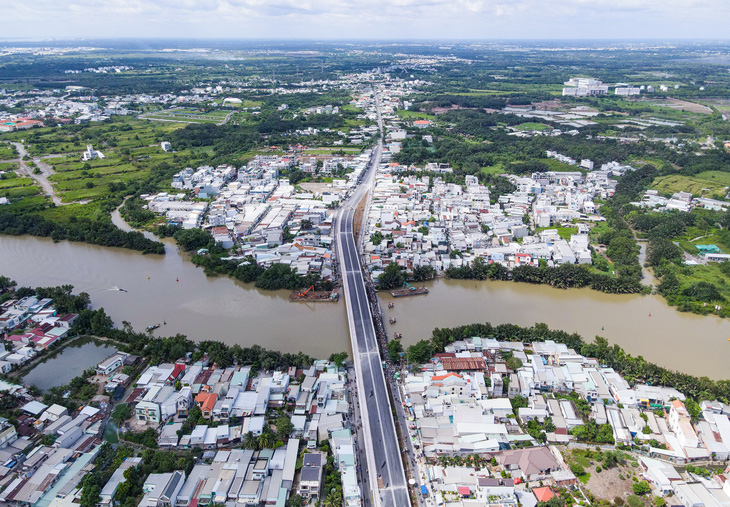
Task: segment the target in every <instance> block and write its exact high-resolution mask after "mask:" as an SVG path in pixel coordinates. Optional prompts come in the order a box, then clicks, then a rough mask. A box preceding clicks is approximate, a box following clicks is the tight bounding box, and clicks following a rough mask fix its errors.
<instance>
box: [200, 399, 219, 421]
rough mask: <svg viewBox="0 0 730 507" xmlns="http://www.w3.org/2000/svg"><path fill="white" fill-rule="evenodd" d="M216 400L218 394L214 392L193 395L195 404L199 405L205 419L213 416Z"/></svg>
mask: <svg viewBox="0 0 730 507" xmlns="http://www.w3.org/2000/svg"><path fill="white" fill-rule="evenodd" d="M216 401H218V395H217V394H216V393H205V392H202V393H200V394H198V395H197V396H196V397H195V404H196V405H197V406H198V407H200V411H201V412H202V413H203V417H205V418H206V419H210V418H211V417H212V416H213V409H214V408H215V402H216Z"/></svg>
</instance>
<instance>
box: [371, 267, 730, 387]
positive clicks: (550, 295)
mask: <svg viewBox="0 0 730 507" xmlns="http://www.w3.org/2000/svg"><path fill="white" fill-rule="evenodd" d="M427 285H428V287H429V288H430V289H431V291H430V293H429V294H428V295H426V296H412V297H401V298H392V297H391V296H390V295H388V294H386V295H383V296H382V297H381V307H382V308H383V312H384V315H385V317H386V320H387V318H388V317H395V318H396V319H397V322H396V324H394V325H388V324H387V322H386V327H387V328H388V329H389V332H390V334H391V335H392V333H393V332H395V331H397V332H399V333H402V335H403V339H402V341H403V345H404V346H405V345H409V344H411V343H414V342H416V341H418V340H420V339H423V338H428V337H430V335H431V332H432V331H433V329H434V328H436V327H454V326H458V325H462V324H470V323H473V322H491V323H492V324H503V323H513V324H519V325H522V326H531V325H533V324H535V323H536V322H544V323H546V324H548V326H550V327H551V328H555V329H563V330H565V331H568V332H578V333H580V334H581V335H582V336H583V337H584V338H585V339H587V340H592V339H593V338H594V337H595V336H596V335H600V336H603V337H605V338H607V339H608V340H609V342H611V343H617V344H619V345H620V346H621V347H623V348H624V350H626V351H627V352H629V353H631V354H632V355H642V356H644V358H646V359H647V360H649V361H651V362H654V363H657V364H660V365H662V366H666V367H669V368H673V369H677V370H681V371H685V372H687V373H691V374H694V375H700V376H701V375H706V376H708V377H710V378H713V379H721V378H722V379H725V378H730V368H729V365H730V342H729V341H728V338H729V337H730V320H721V319H719V318H717V317H714V316H709V317H701V316H699V315H694V314H688V313H679V312H677V311H676V310H675V309H674V308H672V307H669V306H667V305H666V304H665V303H664V301H663V300H662V299H661V298H660V297H659V296H639V295H616V294H604V293H601V292H596V291H593V290H590V289H570V290H560V289H553V288H551V287H548V286H545V285H531V284H526V283H513V282H474V281H465V280H438V281H435V282H430V283H429V284H427ZM390 301H392V302H394V303H395V308H393V309H388V307H387V303H388V302H390Z"/></svg>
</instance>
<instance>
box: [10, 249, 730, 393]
mask: <svg viewBox="0 0 730 507" xmlns="http://www.w3.org/2000/svg"><path fill="white" fill-rule="evenodd" d="M164 242H165V247H166V250H167V254H166V255H164V256H156V255H142V254H140V253H138V252H135V251H131V250H125V249H120V248H108V247H100V246H93V245H87V244H84V243H71V242H68V241H61V242H59V243H53V241H51V240H50V239H46V238H35V237H28V236H26V237H13V236H0V274H2V275H5V276H9V277H11V278H13V279H15V280H17V281H18V282H19V283H20V284H23V285H30V286H34V287H35V286H49V285H61V284H72V285H74V287H75V288H76V290H77V291H86V292H88V293H89V294H90V295H91V299H92V301H93V303H94V305H95V306H96V307H99V306H103V307H104V309H105V310H106V311H107V313H108V314H109V315H110V316H111V317H112V319H113V320H114V322H115V323H116V324H117V325H118V326H121V323H122V321H123V320H127V321H129V322H131V323H132V325H133V326H134V327H135V329H139V330H141V329H144V328H145V327H146V326H149V325H151V324H157V323H162V322H165V321H166V322H167V324H166V325H163V326H161V327H160V328H159V329H158V330H157V331H156V332H155V333H156V334H159V335H172V334H175V333H183V334H186V335H187V336H189V337H190V338H192V339H195V340H203V339H213V340H220V341H223V342H225V343H228V344H234V343H238V344H240V345H242V346H247V345H253V344H260V345H261V346H264V347H267V348H271V349H276V350H281V351H285V352H297V351H299V350H301V351H302V352H305V353H307V354H310V355H312V356H314V357H322V358H326V357H329V355H330V354H331V353H332V352H336V351H342V350H347V351H349V350H350V339H349V331H348V327H347V315H346V311H345V305H344V304H343V303H342V302H340V303H336V304H333V303H290V302H289V300H288V296H289V293H288V292H287V291H275V292H270V291H260V290H258V289H256V288H254V287H253V286H252V285H245V284H242V283H239V282H237V281H234V280H231V279H229V278H226V277H216V278H208V277H206V276H205V274H204V273H203V270H202V269H199V268H196V267H195V266H194V265H193V264H192V263H191V262H190V261H189V259H188V255H187V254H184V253H181V252H178V250H177V248H176V246H175V245H174V242H173V241H172V240H165V241H164ZM148 277H149V279H148ZM178 280H179V281H178ZM427 285H428V286H429V288H430V289H431V292H430V294H428V295H427V296H414V297H407V298H397V299H393V298H392V297H391V296H390V295H388V294H382V295H381V298H382V307H383V309H384V313H385V316H386V318H387V317H388V316H393V317H396V318H397V323H396V324H395V325H394V326H389V325H388V324H387V323H386V327H389V328H390V333H393V332H394V331H398V332H400V333H402V334H403V342H404V345H409V344H411V343H414V342H416V341H418V340H420V339H424V338H429V337H430V335H431V331H432V330H433V329H434V328H435V327H453V326H458V325H462V324H469V323H472V322H492V323H494V324H501V323H514V324H519V325H523V326H530V325H533V324H534V323H536V322H545V323H546V324H548V325H549V326H550V327H551V328H557V329H563V330H565V331H569V332H574V331H576V332H578V333H580V334H581V335H583V337H584V338H586V339H588V340H590V339H592V338H593V337H594V336H596V335H601V336H604V337H606V338H607V339H608V340H609V341H610V342H611V343H617V344H619V345H620V346H621V347H623V348H624V349H625V350H626V351H628V352H630V353H631V354H634V355H643V356H644V357H645V358H646V359H647V360H649V361H652V362H654V363H657V364H660V365H662V366H667V367H669V368H673V369H678V370H681V371H685V372H687V373H691V374H695V375H706V376H708V377H710V378H713V379H720V378H728V377H730V375H729V374H728V367H727V365H728V364H730V342H728V337H730V320H721V319H719V318H717V317H714V316H709V317H701V316H698V315H693V314H687V313H679V312H677V311H676V310H675V309H674V308H672V307H669V306H667V305H666V304H665V303H664V301H663V299H661V298H660V297H658V296H639V295H615V294H604V293H601V292H596V291H592V290H589V289H570V290H560V289H554V288H551V287H548V286H544V285H530V284H521V283H513V282H474V281H460V280H437V281H434V282H429V283H428V284H427ZM114 287H120V288H124V289H127V291H128V292H120V291H118V290H114ZM388 301H394V302H395V308H394V309H392V310H388V309H387V302H388Z"/></svg>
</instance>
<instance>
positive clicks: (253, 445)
mask: <svg viewBox="0 0 730 507" xmlns="http://www.w3.org/2000/svg"><path fill="white" fill-rule="evenodd" d="M241 443H242V445H243V448H244V449H250V450H252V451H255V450H256V449H258V446H259V443H258V440H256V435H254V434H253V432H251V431H249V432H248V433H246V434H245V435H244V436H243V440H242V441H241Z"/></svg>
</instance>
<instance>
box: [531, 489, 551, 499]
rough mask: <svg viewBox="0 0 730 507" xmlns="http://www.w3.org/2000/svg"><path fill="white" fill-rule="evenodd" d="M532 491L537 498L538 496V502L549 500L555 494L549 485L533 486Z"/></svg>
mask: <svg viewBox="0 0 730 507" xmlns="http://www.w3.org/2000/svg"><path fill="white" fill-rule="evenodd" d="M532 493H533V494H534V495H535V498H537V501H538V502H547V501H548V500H550V499H551V498H552V497H554V496H555V495H554V494H553V491H552V490H551V489H550V488H548V487H547V486H545V487H543V488H533V489H532Z"/></svg>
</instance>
